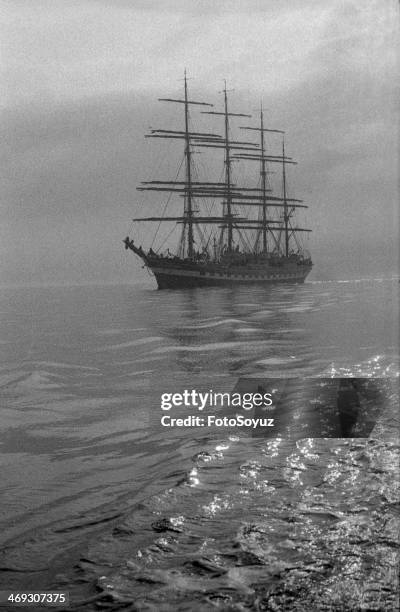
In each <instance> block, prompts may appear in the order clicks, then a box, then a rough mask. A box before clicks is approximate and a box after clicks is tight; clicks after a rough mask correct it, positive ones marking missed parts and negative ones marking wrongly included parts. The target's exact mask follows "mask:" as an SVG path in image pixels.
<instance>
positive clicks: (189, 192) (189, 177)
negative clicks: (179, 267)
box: [185, 70, 194, 259]
mask: <svg viewBox="0 0 400 612" xmlns="http://www.w3.org/2000/svg"><path fill="white" fill-rule="evenodd" d="M191 156H192V152H191V150H190V133H189V103H188V91H187V78H186V70H185V159H186V187H187V191H186V206H185V208H186V210H185V213H186V216H187V224H188V257H189V259H192V258H193V243H194V239H193V209H192V168H191V166H192V164H191Z"/></svg>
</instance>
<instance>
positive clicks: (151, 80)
mask: <svg viewBox="0 0 400 612" xmlns="http://www.w3.org/2000/svg"><path fill="white" fill-rule="evenodd" d="M0 7H1V9H0V10H1V28H2V32H1V39H2V61H1V69H2V84H3V87H2V91H3V95H2V98H1V102H0V105H1V107H2V109H1V110H2V122H1V126H2V138H1V150H2V160H3V161H2V168H1V172H2V187H1V207H2V223H1V230H0V232H1V235H0V237H1V242H0V244H1V268H0V270H1V277H0V280H1V281H2V282H5V283H18V282H21V283H23V282H35V283H36V282H61V283H62V282H85V281H102V280H105V281H118V280H121V281H123V280H128V281H129V280H133V279H135V278H144V272H143V271H142V270H141V266H140V262H139V261H138V260H137V259H135V258H134V257H133V256H130V254H129V253H126V252H125V251H124V250H123V245H122V242H121V240H122V238H123V237H124V236H125V235H126V233H127V231H128V229H129V226H130V219H131V217H132V216H134V214H137V213H140V212H146V213H147V212H148V209H147V208H145V209H144V210H142V211H141V210H140V205H141V203H144V204H145V205H146V207H147V205H148V204H149V203H150V202H151V199H149V198H148V197H147V198H142V197H141V196H140V194H139V193H138V192H136V191H135V187H136V186H137V185H138V184H139V182H140V181H141V180H144V179H147V180H149V179H151V178H152V177H153V178H170V177H169V176H167V175H166V174H165V173H164V174H163V175H161V176H160V173H158V175H157V176H156V170H157V168H156V166H157V164H159V163H164V164H165V161H164V162H163V161H162V157H163V156H164V153H162V154H161V152H160V151H165V152H166V157H167V158H168V160H171V159H175V157H176V161H177V163H179V161H180V152H179V144H176V143H171V141H168V142H166V143H161V142H160V141H153V142H151V143H149V141H145V140H144V138H143V136H144V134H145V133H146V131H147V130H148V127H149V126H152V127H164V128H165V127H168V126H169V125H172V126H173V127H175V128H176V127H177V126H179V123H177V119H176V117H177V114H176V112H175V111H176V109H172V108H171V107H169V105H163V104H162V103H158V102H157V98H158V97H169V96H172V97H174V96H175V95H179V89H180V88H181V87H182V80H181V79H182V73H183V70H184V68H185V67H186V69H187V71H188V74H189V76H190V77H192V80H191V81H190V88H191V92H192V96H193V98H196V99H204V100H206V101H210V102H213V103H215V104H218V103H219V101H220V96H219V94H218V92H219V91H220V90H221V88H222V83H223V80H224V79H226V80H227V83H228V87H229V88H232V89H234V92H232V94H231V97H230V100H231V108H232V109H233V110H237V111H239V112H248V111H250V112H254V111H255V110H256V108H257V107H258V106H259V101H260V99H261V98H262V99H263V104H264V107H265V109H266V115H267V117H268V122H269V124H270V125H271V126H272V127H276V126H278V127H281V128H282V127H283V128H284V129H285V130H286V133H287V141H288V146H289V150H290V154H292V155H293V156H294V157H295V158H296V159H297V160H298V161H299V166H297V167H296V168H295V169H294V172H293V176H292V178H291V184H293V186H294V185H295V186H296V193H295V194H296V197H302V198H303V199H304V200H305V201H306V202H307V203H308V204H309V206H310V210H309V211H308V212H307V215H306V217H307V223H308V224H309V225H310V226H311V227H312V229H313V234H312V237H311V239H310V248H311V250H312V254H313V259H314V262H315V269H314V272H313V274H314V276H315V277H317V278H323V277H324V275H328V276H329V275H331V276H332V275H333V274H334V270H337V271H339V273H340V274H345V273H346V274H347V273H351V274H358V273H362V274H364V275H365V274H367V273H368V271H372V272H375V271H377V272H380V273H381V272H382V273H385V272H387V273H389V272H390V273H392V272H393V271H394V270H395V268H396V265H397V261H396V257H397V256H396V253H397V240H398V238H397V226H398V199H399V195H398V194H399V171H398V136H399V134H398V99H399V92H398V74H399V58H398V47H397V39H398V12H399V11H398V2H397V1H396V0H376V1H375V0H323V1H321V0H315V1H314V0H279V1H278V0H260V1H258V0H242V1H240V0H231V1H229V0H157V1H156V0H47V1H46V0H35V1H34V2H32V0H9V1H6V0H3V1H2V2H0ZM214 125H215V124H214ZM215 129H216V131H218V129H217V126H216V125H215ZM164 144H165V147H166V148H165V149H162V147H163V146H164ZM164 157H165V156H164ZM160 160H161V162H160ZM168 163H171V164H172V162H168ZM173 167H174V166H173V165H171V166H170V167H168V169H172V168H173ZM153 170H154V172H153ZM157 201H160V203H162V200H157ZM154 212H155V211H154ZM340 274H339V275H340Z"/></svg>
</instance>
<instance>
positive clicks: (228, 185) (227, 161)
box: [224, 81, 233, 253]
mask: <svg viewBox="0 0 400 612" xmlns="http://www.w3.org/2000/svg"><path fill="white" fill-rule="evenodd" d="M224 103H225V183H226V218H227V225H228V252H229V253H230V252H231V251H232V242H233V228H232V196H231V157H230V152H229V148H230V147H229V115H228V96H227V92H226V81H225V87H224Z"/></svg>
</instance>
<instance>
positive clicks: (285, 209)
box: [282, 136, 289, 257]
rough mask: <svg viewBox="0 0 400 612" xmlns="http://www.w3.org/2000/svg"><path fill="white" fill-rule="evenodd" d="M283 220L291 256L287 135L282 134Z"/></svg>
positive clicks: (287, 254) (287, 248)
mask: <svg viewBox="0 0 400 612" xmlns="http://www.w3.org/2000/svg"><path fill="white" fill-rule="evenodd" d="M282 183H283V194H282V195H283V220H284V224H285V255H286V257H288V256H289V212H288V205H287V198H286V170H285V136H282Z"/></svg>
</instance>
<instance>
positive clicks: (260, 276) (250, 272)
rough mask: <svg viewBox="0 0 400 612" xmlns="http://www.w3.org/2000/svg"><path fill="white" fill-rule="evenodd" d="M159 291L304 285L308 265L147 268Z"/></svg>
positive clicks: (309, 267)
mask: <svg viewBox="0 0 400 612" xmlns="http://www.w3.org/2000/svg"><path fill="white" fill-rule="evenodd" d="M148 267H149V269H150V270H151V271H152V272H153V274H154V276H155V278H156V280H157V285H158V288H159V289H182V288H188V287H219V286H227V285H228V286H233V285H250V284H257V285H270V284H275V283H303V282H304V280H305V279H306V277H307V275H308V274H309V272H310V271H311V268H312V266H311V265H299V264H294V265H293V264H287V265H280V266H277V267H276V269H273V270H271V269H270V267H268V268H264V269H262V268H259V267H254V268H253V269H248V268H246V269H245V270H243V269H238V268H236V269H235V268H229V269H228V268H222V267H220V266H218V267H217V266H215V267H213V266H207V267H205V266H201V267H200V266H195V265H193V266H187V267H181V266H173V265H171V266H160V265H155V266H153V265H148Z"/></svg>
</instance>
